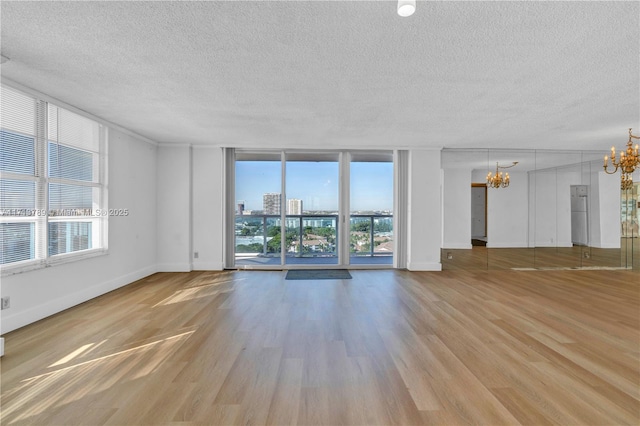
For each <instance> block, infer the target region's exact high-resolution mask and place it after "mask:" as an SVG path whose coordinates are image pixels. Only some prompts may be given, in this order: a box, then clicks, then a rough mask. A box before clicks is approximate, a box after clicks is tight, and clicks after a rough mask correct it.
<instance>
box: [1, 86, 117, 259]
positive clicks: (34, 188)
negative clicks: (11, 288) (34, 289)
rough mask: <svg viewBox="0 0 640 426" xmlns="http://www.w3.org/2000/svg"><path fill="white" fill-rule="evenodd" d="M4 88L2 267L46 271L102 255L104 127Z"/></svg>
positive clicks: (2, 127) (2, 101) (2, 106)
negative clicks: (48, 267) (69, 261)
mask: <svg viewBox="0 0 640 426" xmlns="http://www.w3.org/2000/svg"><path fill="white" fill-rule="evenodd" d="M0 90H1V92H0V105H1V116H0V238H1V240H0V241H1V244H0V265H2V267H3V269H6V268H7V267H9V268H13V267H20V266H34V265H35V266H38V265H41V266H44V265H46V264H48V263H51V262H55V261H56V260H57V259H69V258H70V257H73V256H74V255H85V254H89V253H95V252H100V251H103V250H104V249H106V238H105V236H106V226H107V221H108V215H105V214H103V212H105V213H106V211H107V210H106V199H107V198H106V186H105V182H104V178H103V176H104V170H105V161H106V159H105V155H104V146H105V142H104V130H103V128H102V126H101V125H100V124H99V123H97V122H95V121H93V120H90V119H88V118H86V117H83V116H80V115H78V114H75V113H73V112H71V111H68V110H66V109H63V108H60V107H58V106H56V105H53V104H50V103H48V102H46V101H44V100H41V99H37V98H35V97H33V96H30V95H26V94H24V93H21V92H19V91H17V90H15V89H12V88H8V87H5V86H2V87H1V89H0Z"/></svg>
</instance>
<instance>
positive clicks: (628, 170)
mask: <svg viewBox="0 0 640 426" xmlns="http://www.w3.org/2000/svg"><path fill="white" fill-rule="evenodd" d="M631 130H632V129H629V141H628V142H627V149H625V150H624V151H620V157H619V158H618V159H616V148H615V147H613V146H612V147H611V166H612V167H613V170H612V171H609V157H608V156H606V155H605V156H604V166H603V167H604V171H605V173H607V174H610V175H612V174H614V173H615V172H617V171H618V169H620V173H621V177H620V188H621V189H623V190H624V189H629V188H631V187H632V186H633V178H632V177H631V174H632V173H633V172H634V171H635V169H636V167H638V166H639V165H640V155H638V144H636V146H635V147H634V146H633V143H632V139H640V136H635V135H633V134H632V133H631Z"/></svg>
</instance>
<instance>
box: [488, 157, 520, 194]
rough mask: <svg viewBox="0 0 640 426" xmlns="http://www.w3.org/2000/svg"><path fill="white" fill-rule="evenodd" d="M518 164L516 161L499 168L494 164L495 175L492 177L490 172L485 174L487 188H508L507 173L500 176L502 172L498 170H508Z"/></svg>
mask: <svg viewBox="0 0 640 426" xmlns="http://www.w3.org/2000/svg"><path fill="white" fill-rule="evenodd" d="M516 164H518V162H517V161H514V162H513V164H512V165H510V166H500V165H498V163H496V174H494V175H492V174H491V172H489V173H488V174H487V186H488V187H490V188H506V187H508V186H509V182H510V180H509V173H506V172H505V174H504V176H503V175H502V172H501V171H500V170H499V169H509V168H511V167H513V166H515V165H516Z"/></svg>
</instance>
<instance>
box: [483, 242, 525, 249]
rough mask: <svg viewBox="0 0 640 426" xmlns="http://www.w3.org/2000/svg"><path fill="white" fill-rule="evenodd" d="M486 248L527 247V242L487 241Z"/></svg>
mask: <svg viewBox="0 0 640 426" xmlns="http://www.w3.org/2000/svg"><path fill="white" fill-rule="evenodd" d="M487 248H529V244H527V243H490V242H488V243H487Z"/></svg>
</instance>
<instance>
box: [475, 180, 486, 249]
mask: <svg viewBox="0 0 640 426" xmlns="http://www.w3.org/2000/svg"><path fill="white" fill-rule="evenodd" d="M487 240H488V236H487V185H486V184H484V183H472V184H471V245H472V246H483V247H484V246H486V245H487Z"/></svg>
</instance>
